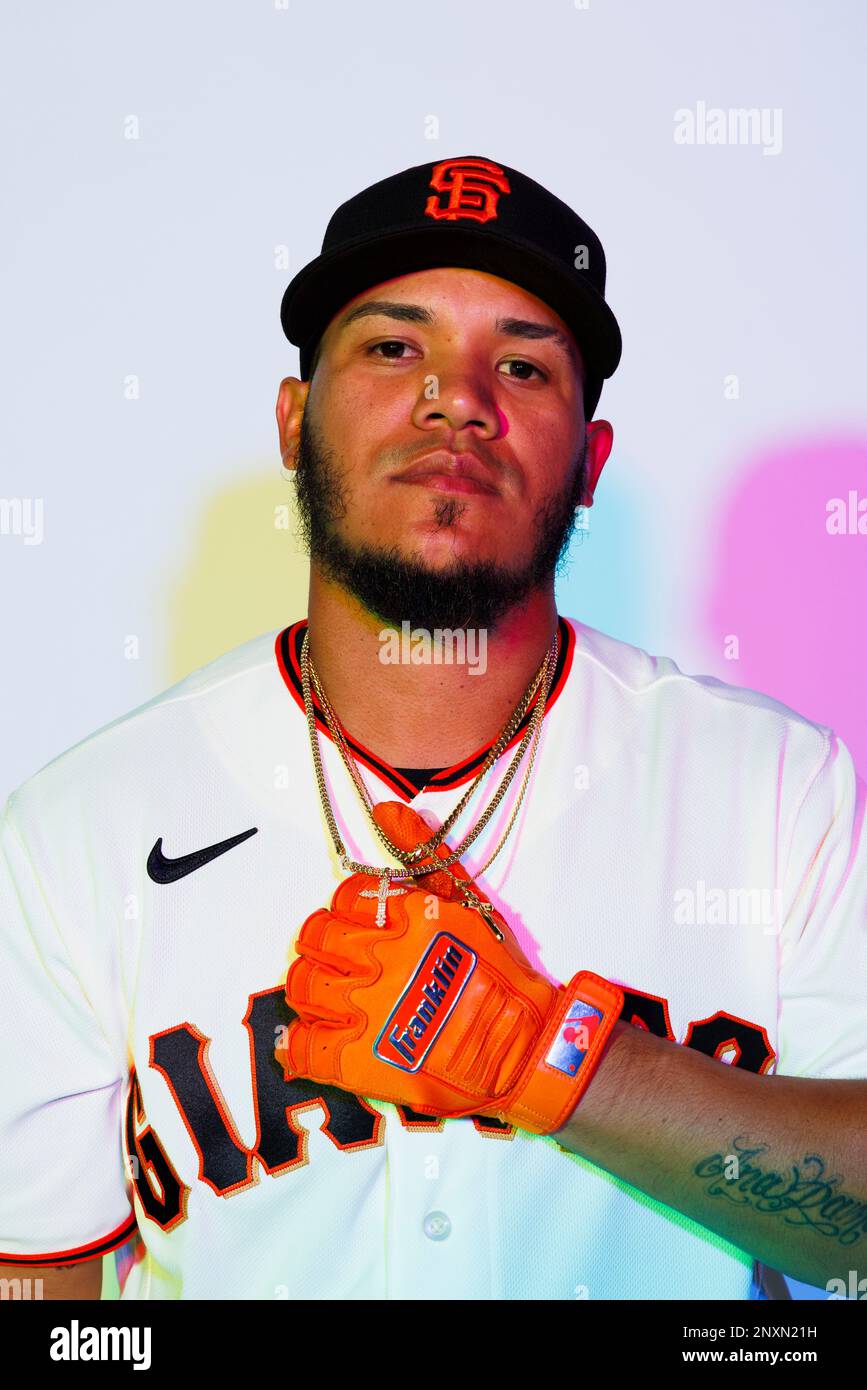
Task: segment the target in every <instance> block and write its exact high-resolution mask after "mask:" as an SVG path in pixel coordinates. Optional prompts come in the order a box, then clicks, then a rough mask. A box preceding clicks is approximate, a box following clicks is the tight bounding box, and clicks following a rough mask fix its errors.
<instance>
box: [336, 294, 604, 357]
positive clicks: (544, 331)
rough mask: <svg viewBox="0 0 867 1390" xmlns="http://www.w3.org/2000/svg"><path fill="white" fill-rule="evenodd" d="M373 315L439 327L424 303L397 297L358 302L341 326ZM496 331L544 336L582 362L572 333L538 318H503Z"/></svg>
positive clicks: (518, 334) (513, 336)
mask: <svg viewBox="0 0 867 1390" xmlns="http://www.w3.org/2000/svg"><path fill="white" fill-rule="evenodd" d="M373 316H377V317H379V316H381V317H383V318H389V319H398V320H400V321H401V322H403V323H421V324H425V325H427V326H428V327H435V326H436V322H437V318H436V314H434V313H433V311H432V310H430V309H426V308H425V307H424V305H422V304H404V303H402V302H401V301H400V300H393V299H368V300H367V301H366V302H365V303H364V304H358V305H356V307H355V308H354V309H350V310H349V313H348V314H344V316H343V318H342V319H341V320H340V323H339V325H338V327H339V328H346V327H347V326H348V325H349V324H350V323H355V321H356V320H357V319H362V318H370V317H373ZM494 331H495V332H496V333H499V334H501V335H502V336H503V337H506V338H528V339H544V340H546V341H548V342H551V343H554V345H555V346H556V347H558V348H559V349H560V350H561V352H563V353H565V355H566V357H567V358H568V359H569V361H570V362H571V363H572V365H573V366H575V367H580V365H581V363H580V360H579V358H578V355H577V353H576V351H575V346H574V344H573V342H572V340H571V339H570V338H569V336H568V334H566V333H564V332H562V330H561V329H559V328H555V327H554V325H553V324H550V323H537V322H536V321H535V320H534V319H518V318H499V319H497V320H496V322H495V324H494Z"/></svg>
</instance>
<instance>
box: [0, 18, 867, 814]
mask: <svg viewBox="0 0 867 1390" xmlns="http://www.w3.org/2000/svg"><path fill="white" fill-rule="evenodd" d="M865 13H867V11H865V7H864V6H863V5H862V4H860V3H859V2H858V0H831V3H826V4H823V5H821V6H820V5H816V4H814V3H810V0H788V2H787V3H783V2H782V0H763V3H762V4H761V5H758V4H756V3H755V0H729V2H728V3H726V4H725V5H718V4H713V3H697V2H696V0H657V2H656V3H654V4H647V3H645V2H644V0H619V3H618V0H589V3H588V4H586V5H583V4H576V3H574V0H534V3H533V4H532V5H530V4H528V3H527V0H497V3H494V0H473V2H472V3H471V4H470V3H467V0H437V3H436V4H435V5H427V4H419V3H411V2H410V0H378V2H377V0H367V3H365V4H364V5H361V6H359V5H355V4H351V3H348V0H343V3H329V0H316V3H312V2H311V3H308V4H300V3H293V0H288V3H285V4H283V3H277V4H275V3H274V0H260V3H243V2H242V0H209V2H208V3H207V4H205V3H201V0H184V3H177V0H175V3H173V4H170V3H168V0H150V3H148V4H147V5H140V4H139V5H133V4H130V3H128V0H121V2H120V3H119V2H118V0H112V2H111V3H109V2H108V0H91V2H90V3H83V4H76V5H69V4H61V3H59V2H57V0H43V3H41V4H39V5H35V6H28V5H25V4H23V3H19V4H11V3H7V4H6V5H5V6H4V8H3V12H2V28H3V33H2V43H0V50H2V55H3V56H2V59H0V62H2V81H0V103H2V124H3V154H2V161H3V167H2V188H3V193H4V195H5V196H4V204H5V206H4V216H3V218H2V223H0V235H2V256H0V277H2V291H3V306H4V312H3V360H2V368H3V370H2V383H3V408H2V413H0V438H2V478H0V584H2V656H3V669H2V694H3V706H2V712H3V730H4V737H3V741H2V754H0V757H2V765H0V792H2V793H3V795H4V797H5V793H6V792H7V791H8V790H10V789H11V788H12V787H14V786H16V785H17V784H18V783H19V782H20V781H22V780H23V779H24V778H25V777H27V776H29V775H30V774H31V773H32V772H34V771H36V770H37V768H39V767H40V766H42V765H43V764H44V763H45V762H47V761H48V760H49V759H50V758H52V757H54V756H55V755H56V754H57V753H59V752H61V751H62V750H63V749H65V748H67V747H68V746H70V745H71V744H72V743H75V742H77V741H78V740H79V739H81V738H83V737H85V736H86V735H87V734H88V733H90V732H91V731H92V730H93V729H95V728H97V727H99V726H101V725H102V724H105V723H107V722H108V721H110V720H111V719H114V718H115V717H117V716H118V715H119V714H121V713H123V712H124V711H126V710H128V709H131V708H132V707H134V706H136V705H138V704H140V703H142V702H143V701H144V700H146V699H148V698H150V696H152V695H153V694H155V693H156V692H157V691H159V690H161V689H162V688H164V687H165V686H166V685H168V684H169V683H170V682H171V681H173V680H175V679H177V678H178V677H180V676H181V675H183V674H185V673H186V672H187V671H188V670H190V669H193V668H194V667H196V666H198V665H201V664H202V663H203V662H205V661H207V660H209V659H210V658H211V657H213V656H215V655H217V654H218V653H219V652H221V651H224V650H226V649H227V648H229V647H231V646H234V645H236V644H237V643H239V642H241V641H244V640H246V639H247V638H248V637H250V636H253V635H255V634H257V633H260V632H264V631H266V630H268V629H270V628H274V627H277V626H278V625H279V624H282V623H285V622H288V621H289V620H290V619H292V618H293V617H296V616H298V615H299V614H300V613H302V612H303V611H304V604H305V596H306V582H305V563H304V560H303V557H301V556H300V555H299V554H298V553H297V550H296V549H294V548H293V544H292V542H291V541H290V540H289V539H287V536H286V534H285V533H284V532H276V531H275V529H274V526H273V508H274V505H275V504H276V503H279V502H280V501H283V500H286V499H287V497H288V495H289V485H288V484H287V483H285V482H284V481H283V480H282V478H281V477H280V471H279V462H280V461H279V457H278V453H277V447H276V426H275V423H274V413H273V411H274V401H275V398H276V393H277V386H278V383H279V381H280V379H281V377H282V376H284V375H286V374H288V373H290V372H295V371H296V370H297V352H296V350H295V349H294V348H292V347H290V346H289V344H288V343H287V342H286V340H285V339H284V337H283V335H282V331H281V329H280V324H279V316H278V315H279V304H280V297H281V295H282V292H283V289H284V287H285V285H286V284H287V283H288V281H289V279H290V278H291V277H292V275H293V274H294V273H295V271H296V270H297V269H298V268H299V267H300V266H301V265H302V264H304V263H305V262H306V261H307V260H309V259H310V258H311V257H312V256H313V255H315V254H316V253H317V252H318V250H319V247H320V243H321V238H322V234H323V232H324V228H325V224H326V222H327V220H328V217H329V216H330V214H331V213H332V212H333V210H334V209H335V208H336V207H337V205H338V204H339V203H340V202H342V201H343V200H344V199H345V198H347V197H349V196H351V195H352V194H353V193H355V192H357V191H359V190H360V189H361V188H363V187H366V186H367V185H368V184H370V183H372V182H374V181H376V180H378V179H380V178H383V177H385V176H386V175H388V174H389V173H392V172H396V171H397V170H399V169H402V168H405V167H407V166H409V165H414V164H418V163H421V162H423V161H426V160H431V161H433V160H436V159H440V158H444V157H446V156H451V155H458V154H481V155H486V156H489V157H491V158H493V159H495V160H498V161H501V162H503V163H505V164H508V165H511V166H513V167H516V168H518V169H520V170H521V171H523V172H524V173H526V174H529V175H530V176H531V177H533V178H535V179H537V180H538V181H539V182H541V183H543V184H545V185H546V186H547V187H549V188H550V189H551V190H552V191H553V192H555V193H556V194H557V195H558V196H560V197H562V198H563V199H564V200H566V201H567V202H569V203H570V204H571V205H572V206H574V207H575V209H576V210H577V211H578V212H579V213H580V214H581V215H582V216H584V217H585V218H586V220H587V221H589V222H590V224H591V226H592V227H593V228H594V229H595V230H596V231H597V232H598V233H599V235H600V236H601V238H602V241H603V244H604V246H605V249H606V254H607V258H608V266H609V278H608V298H609V300H610V302H611V304H612V307H613V308H614V311H615V313H616V315H617V317H618V319H619V322H620V325H621V329H622V332H623V339H624V351H623V359H622V364H621V366H620V368H619V370H618V372H617V374H616V376H615V377H614V379H613V381H612V382H610V383H609V384H608V385H607V386H606V388H605V390H604V391H603V394H602V399H601V402H600V407H599V410H598V411H597V416H602V417H604V418H606V419H610V420H611V421H612V423H613V426H614V432H615V445H614V452H613V454H612V457H611V459H610V460H609V462H608V464H607V467H606V470H605V472H604V474H603V477H602V480H601V482H600V485H599V488H598V491H597V495H596V505H595V506H594V508H593V512H592V522H593V531H592V534H591V537H590V539H589V541H588V544H587V545H586V546H585V547H584V548H583V549H582V550H581V551H580V552H579V553H577V554H576V556H575V559H574V562H573V564H572V566H571V568H570V570H569V572H568V574H567V575H566V576H565V577H564V578H563V580H562V581H561V584H560V588H559V595H560V607H561V611H563V612H565V613H568V614H570V615H571V616H575V617H578V618H580V619H582V620H583V621H585V622H588V623H590V624H591V625H593V626H596V627H601V628H603V629H604V630H606V631H609V632H612V633H613V634H614V635H616V636H618V637H621V638H623V639H625V640H627V641H631V642H634V643H636V644H637V645H639V646H643V647H645V648H647V649H648V650H650V651H654V652H658V653H663V654H666V655H669V656H672V657H674V659H675V660H676V661H677V662H678V664H679V665H680V666H681V669H683V670H686V671H691V672H699V671H708V672H712V673H713V674H716V675H718V676H719V677H720V678H721V679H725V680H728V681H731V682H732V683H735V684H745V685H755V686H756V687H759V688H766V689H768V690H769V691H770V692H771V693H773V694H775V695H776V696H777V697H778V698H782V699H784V700H785V701H786V702H787V703H789V704H792V705H793V706H794V707H796V708H799V709H801V710H802V711H803V712H804V713H806V714H808V715H809V716H810V717H813V718H818V719H822V720H823V721H824V722H828V723H831V724H832V725H834V726H835V727H837V729H838V731H839V732H840V733H841V735H843V736H844V737H845V738H846V739H847V741H848V742H849V745H850V747H851V748H852V751H853V754H855V756H856V761H859V762H860V764H861V767H862V771H863V765H864V757H863V756H862V755H864V754H867V733H865V729H864V723H865V721H864V720H863V716H861V715H860V711H861V710H862V709H863V708H864V706H865V696H867V666H865V663H867V654H865V652H867V643H865V641H864V612H865V609H867V604H865V592H867V583H865V575H867V562H865V554H867V536H865V537H860V536H850V537H848V538H839V539H840V541H841V542H842V544H840V545H838V546H837V548H836V550H833V551H832V550H831V549H830V547H828V548H826V549H825V550H818V551H817V549H816V545H813V546H812V548H811V547H810V545H809V544H808V543H807V538H806V531H808V530H809V529H810V528H811V527H815V526H816V514H817V513H816V508H817V507H821V505H822V503H823V499H824V498H825V496H826V494H827V495H830V494H831V493H835V492H836V491H839V490H840V489H842V488H844V487H845V488H849V489H852V488H854V489H856V490H857V489H860V494H859V495H861V496H863V495H864V494H865V493H867V464H865V458H867V418H865V397H864V381H865V366H867V361H865V350H864V332H863V324H864V322H865V318H867V303H865V276H864V267H863V254H864V250H863V248H864V228H865V222H867V218H865V194H864V156H863V138H864V131H865V105H867V102H865V95H864V84H863V80H862V79H863V71H864V66H865V57H867V51H865V50H867V43H865V37H867V32H865V31H867V21H865ZM711 108H720V109H722V110H723V112H726V113H727V112H729V111H736V110H738V109H742V108H755V109H756V110H757V111H758V112H759V113H763V120H764V122H765V124H764V127H762V125H761V123H759V124H757V126H756V128H755V130H754V131H753V133H752V135H753V138H751V139H749V138H747V139H737V140H735V141H734V142H732V143H726V144H711V143H708V141H707V139H705V141H704V143H701V142H700V139H699V131H700V130H703V131H704V133H705V135H706V136H707V134H708V128H707V121H708V119H710V117H709V111H710V109H711ZM678 112H681V113H683V112H687V113H689V119H691V120H692V122H693V123H694V124H696V123H697V126H698V128H699V131H697V132H696V140H695V143H681V142H679V140H678V139H677V138H676V135H677V132H678V131H680V130H682V129H683V128H684V126H685V125H686V124H687V117H686V116H684V115H683V114H681V115H680V116H678V114H677V113H678ZM741 133H742V134H743V132H741ZM734 134H735V135H737V134H738V132H737V131H735V132H734ZM832 479H833V481H832ZM829 490H830V491H829ZM814 503H815V505H814ZM799 508H800V510H799ZM805 508H806V511H805V510H804V509H805ZM814 539H815V537H814ZM817 544H818V542H817ZM844 547H845V553H844ZM805 555H806V559H805ZM805 565H806V570H805ZM835 566H842V569H841V568H835ZM823 586H824V587H823ZM732 633H734V634H735V635H737V634H739V633H743V635H744V636H745V637H746V636H749V641H748V642H747V643H746V644H745V645H747V646H748V647H749V648H750V651H749V653H748V652H745V651H744V650H743V648H742V649H741V654H740V656H739V657H738V658H737V659H735V660H734V661H733V660H732V657H731V651H730V650H728V649H726V651H724V643H723V639H724V638H725V637H731V635H732ZM822 642H825V643H826V644H827V645H826V646H822V645H821V643H822ZM808 675H809V680H810V681H811V682H812V683H811V684H809V686H808V684H807V680H808Z"/></svg>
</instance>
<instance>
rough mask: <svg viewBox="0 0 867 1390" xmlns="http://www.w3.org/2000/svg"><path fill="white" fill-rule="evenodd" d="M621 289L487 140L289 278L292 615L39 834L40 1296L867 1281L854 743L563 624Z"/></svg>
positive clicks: (88, 757) (364, 196) (344, 209)
mask: <svg viewBox="0 0 867 1390" xmlns="http://www.w3.org/2000/svg"><path fill="white" fill-rule="evenodd" d="M604 292H605V259H604V254H603V249H602V246H601V244H600V242H599V239H598V237H597V236H596V235H595V233H594V232H593V231H592V230H591V228H590V227H589V226H587V224H586V223H585V222H584V221H583V220H582V219H581V218H580V217H578V216H577V215H576V214H575V213H574V212H573V211H572V210H571V209H570V208H569V207H568V206H566V205H565V204H564V203H563V202H562V201H560V199H559V198H557V197H555V196H554V195H553V194H552V193H550V192H548V191H547V190H546V189H544V188H542V187H541V186H540V185H539V184H538V183H536V182H535V181H533V180H532V179H530V178H528V177H527V176H526V175H524V174H522V173H520V172H519V171H518V170H515V169H512V168H508V167H506V166H505V165H502V164H499V163H497V162H495V161H494V160H492V159H490V158H487V157H480V156H467V157H460V158H454V159H445V160H441V161H437V162H435V163H432V164H431V163H427V164H423V165H419V166H418V167H415V168H410V169H406V170H404V171H403V172H401V173H399V174H396V175H394V176H393V177H390V178H386V179H384V180H383V181H382V182H380V183H377V184H375V185H374V186H373V187H371V188H368V189H366V190H364V191H363V192H361V193H359V194H358V195H357V196H356V197H353V198H351V199H350V200H349V201H348V202H346V203H344V204H343V205H342V206H341V207H340V208H339V209H338V210H337V212H336V213H335V214H334V216H333V217H332V218H331V221H330V222H329V224H328V228H327V231H326V234H325V239H324V243H323V247H322V253H321V255H320V256H318V257H317V258H316V259H315V260H314V261H313V262H312V263H311V264H309V265H307V266H306V267H305V268H304V269H303V270H301V271H300V273H299V274H298V275H296V276H295V278H294V279H293V281H292V283H291V284H290V285H289V287H288V289H287V290H286V293H285V296H284V299H283V304H282V324H283V328H284V330H285V332H286V334H287V337H288V338H289V339H290V341H291V342H293V343H294V344H296V345H297V346H298V347H299V348H300V377H299V378H294V377H288V378H286V380H284V381H283V382H282V383H281V386H280V390H279V396H278V401H277V419H278V424H279V434H280V447H281V452H282V455H283V464H284V468H285V470H286V471H287V473H289V474H290V475H293V476H294V477H295V480H296V490H297V502H298V513H299V516H300V517H301V520H302V523H303V527H304V534H305V536H306V539H307V543H308V546H309V550H310V557H311V577H310V593H309V605H308V609H307V612H306V614H304V615H303V616H300V617H297V618H295V619H294V620H293V621H287V623H286V624H285V626H283V627H281V629H280V630H278V631H276V632H270V633H266V634H264V635H263V636H261V637H257V638H255V639H254V640H252V641H249V642H247V643H245V644H244V645H242V646H240V647H238V648H236V649H235V650H232V651H229V652H227V653H226V654H224V655H223V656H221V657H219V658H218V659H217V660H215V661H212V662H211V663H209V664H208V665H207V666H205V667H203V668H202V669H200V670H198V671H195V672H194V673H192V674H191V675H189V676H187V677H186V678H185V679H183V680H181V681H179V682H178V683H177V684H175V685H173V686H172V687H171V688H170V689H168V690H166V691H164V692H163V693H162V694H160V695H158V696H156V697H155V698H154V699H152V700H150V701H148V702H147V703H146V704H144V705H142V706H141V707H140V708H138V709H136V710H134V711H132V712H131V713H129V714H127V715H125V716H123V717H121V718H118V719H116V720H115V721H114V722H112V723H111V724H109V725H107V726H106V727H105V728H102V729H100V730H98V731H97V732H96V733H94V734H92V735H91V736H90V737H88V738H86V739H84V740H83V741H82V742H81V743H79V744H77V745H76V746H75V747H73V748H71V749H69V750H68V751H66V752H65V753H63V754H62V755H61V756H59V757H57V758H56V759H55V760H54V761H53V762H51V763H49V764H48V765H47V766H46V767H44V768H42V769H41V770H40V771H39V772H37V773H36V774H35V775H34V776H32V777H31V778H30V779H29V780H27V781H26V782H24V783H23V785H22V786H20V787H19V788H18V789H17V790H16V791H14V792H13V793H12V795H11V796H10V797H9V799H8V802H7V804H6V808H5V814H4V817H3V821H2V842H0V929H2V930H0V989H2V1009H0V1039H2V1055H3V1057H4V1061H5V1067H4V1080H3V1086H2V1099H0V1252H2V1254H0V1260H2V1261H3V1263H4V1267H8V1269H7V1272H9V1271H14V1272H17V1273H18V1274H22V1273H24V1272H25V1270H26V1268H27V1267H29V1268H30V1270H31V1272H32V1271H34V1270H36V1271H39V1272H41V1273H43V1274H44V1275H45V1277H46V1278H48V1279H50V1281H51V1287H52V1288H55V1289H57V1290H59V1291H60V1292H61V1294H62V1293H63V1292H64V1291H67V1292H72V1293H74V1294H75V1295H76V1296H80V1297H91V1298H96V1297H99V1293H100V1265H101V1258H100V1257H102V1256H104V1255H109V1254H113V1255H114V1258H115V1259H116V1262H117V1272H118V1282H119V1286H120V1291H121V1297H122V1298H123V1299H201V1298H208V1299H210V1298H231V1299H275V1298H276V1299H281V1298H292V1299H296V1298H315V1299H370V1298H375V1299H421V1298H434V1299H445V1298H449V1299H453V1298H458V1299H532V1298H544V1299H569V1300H571V1299H583V1298H589V1299H591V1300H598V1299H630V1300H632V1299H655V1298H657V1299H661V1298H664V1299H677V1298H685V1299H707V1298H714V1297H716V1298H736V1299H746V1298H750V1297H763V1296H765V1297H767V1296H769V1295H773V1294H774V1293H775V1292H776V1291H779V1289H780V1282H781V1281H780V1280H779V1278H778V1277H777V1278H776V1280H775V1274H774V1272H776V1273H777V1276H778V1275H779V1273H780V1272H782V1273H783V1274H788V1275H791V1276H793V1277H795V1278H798V1279H805V1280H807V1281H808V1282H811V1283H813V1284H817V1285H819V1286H826V1285H828V1286H830V1281H831V1280H832V1279H836V1278H837V1277H838V1276H840V1277H841V1278H842V1279H844V1280H845V1278H846V1276H847V1272H848V1271H850V1270H851V1269H853V1268H856V1269H857V1268H860V1269H863V1268H864V1258H865V1254H864V1252H865V1248H867V1172H865V1159H864V1153H865V1146H864V1131H865V1121H864V1115H865V1109H867V1104H865V1103H867V1007H865V980H867V850H865V845H864V839H863V835H862V830H861V827H862V820H863V809H864V784H863V782H862V781H861V780H860V779H859V778H857V776H856V772H855V769H854V767H853V763H852V758H851V756H850V754H849V751H848V750H847V748H846V746H845V745H844V743H843V742H842V741H841V740H840V739H839V738H838V737H837V736H836V735H835V734H834V733H833V731H832V730H831V729H830V728H827V727H825V726H822V725H818V724H815V723H813V722H811V721H809V720H807V719H805V718H803V717H801V716H800V715H799V714H797V713H796V712H795V711H793V710H791V709H789V708H787V707H786V706H785V705H783V704H781V703H779V702H778V701H776V700H773V699H771V698H769V697H768V696H766V695H762V694H760V693H757V692H755V691H752V690H748V689H745V688H739V687H736V686H732V685H728V684H725V683H723V682H721V681H719V680H715V679H712V678H710V677H707V676H688V675H685V674H683V673H682V672H681V671H680V670H679V669H678V667H677V665H676V664H675V663H674V661H673V660H671V659H670V658H668V657H659V656H652V655H650V654H648V653H647V652H645V651H643V650H641V649H639V648H636V647H633V646H631V645H629V644H628V643H625V642H622V641H618V640H616V639H614V638H613V637H610V636H608V635H606V634H604V633H602V632H600V631H597V630H594V629H593V628H590V627H588V626H586V625H585V624H583V623H581V622H580V621H579V620H577V619H576V618H570V617H566V616H564V615H562V614H559V613H558V611H557V608H556V604H555V598H554V577H555V573H556V570H557V565H558V562H559V560H560V557H561V556H562V555H563V553H564V551H565V548H566V546H567V544H568V542H569V539H570V536H571V534H572V531H573V527H574V526H575V524H576V520H577V523H578V524H579V525H581V524H586V518H587V515H588V509H589V508H590V506H591V505H592V503H593V493H594V490H595V487H596V485H597V482H598V479H599V476H600V473H601V470H602V468H603V466H604V464H605V462H606V459H607V457H608V454H609V451H610V448H611V442H612V430H611V426H610V424H609V423H608V422H607V421H605V420H594V419H593V415H594V412H595V410H596V407H597V404H598V400H599V395H600V392H601V389H602V383H603V381H604V380H605V379H607V378H608V377H610V376H611V374H612V372H613V371H614V370H615V368H616V366H617V364H618V360H619V357H620V348H621V343H620V334H619V330H618V326H617V323H616V321H615V319H614V316H613V314H612V312H611V309H610V307H609V306H608V304H607V302H606V300H605V293H604ZM783 1291H784V1290H783Z"/></svg>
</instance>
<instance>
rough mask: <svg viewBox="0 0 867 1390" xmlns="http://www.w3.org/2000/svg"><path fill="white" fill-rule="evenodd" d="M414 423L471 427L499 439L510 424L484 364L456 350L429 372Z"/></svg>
mask: <svg viewBox="0 0 867 1390" xmlns="http://www.w3.org/2000/svg"><path fill="white" fill-rule="evenodd" d="M413 423H414V424H416V425H417V426H418V427H419V429H441V428H442V426H443V425H444V424H445V425H448V426H449V427H450V428H451V429H452V430H454V431H456V432H457V431H458V430H465V429H470V428H472V429H473V430H474V431H475V433H476V434H477V435H478V436H479V437H481V438H484V439H497V438H498V437H499V436H500V435H503V434H505V433H506V428H507V424H506V417H505V415H504V414H503V412H502V411H501V410H500V408H499V406H498V405H497V402H496V400H495V399H494V395H493V392H492V390H491V388H490V384H489V383H488V382H487V381H486V380H485V377H484V375H483V372H482V369H481V367H477V366H476V365H474V364H473V363H472V362H471V361H469V360H467V358H466V357H462V358H460V359H459V357H458V355H457V354H455V357H454V359H453V360H452V361H450V362H449V363H445V362H443V363H441V364H440V366H439V370H438V371H432V372H429V373H428V374H427V375H426V377H425V384H424V387H423V388H422V390H421V392H420V393H419V398H418V400H417V402H416V405H415V410H414V411H413Z"/></svg>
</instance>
